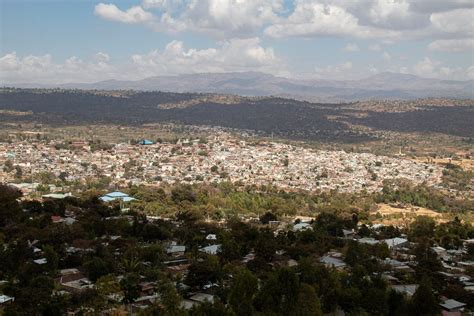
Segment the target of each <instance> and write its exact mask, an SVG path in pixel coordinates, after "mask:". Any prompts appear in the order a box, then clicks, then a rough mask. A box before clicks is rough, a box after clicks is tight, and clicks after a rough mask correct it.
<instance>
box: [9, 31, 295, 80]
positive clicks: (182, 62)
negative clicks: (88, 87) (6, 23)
mask: <svg viewBox="0 0 474 316" xmlns="http://www.w3.org/2000/svg"><path fill="white" fill-rule="evenodd" d="M233 71H262V72H266V73H272V74H275V75H286V74H288V72H287V69H286V68H285V63H284V62H283V61H282V60H280V59H279V58H278V57H277V56H276V55H275V53H274V51H273V49H272V48H271V47H263V46H262V45H261V43H260V40H259V39H258V38H249V39H233V40H230V41H224V42H221V43H219V45H217V47H211V48H206V49H194V48H186V47H185V45H184V43H183V42H181V41H172V42H170V43H168V45H166V47H165V48H164V49H163V50H155V51H151V52H149V53H147V54H134V55H132V56H131V57H130V59H129V60H128V61H127V62H125V63H122V64H112V63H110V57H109V55H108V54H106V53H103V52H99V53H97V54H95V55H94V56H92V58H91V60H89V61H84V60H81V59H80V58H77V57H75V56H72V57H70V58H68V59H66V60H64V61H63V62H54V61H53V58H52V56H51V55H49V54H48V55H43V56H26V57H20V56H18V55H17V54H16V53H15V52H12V53H8V54H6V55H5V56H3V57H1V58H0V74H1V78H0V79H1V81H2V83H4V84H5V83H28V82H35V83H67V82H96V81H100V80H107V79H121V80H137V79H142V78H145V77H149V76H157V75H176V74H185V73H190V72H196V73H200V72H214V73H215V72H233Z"/></svg>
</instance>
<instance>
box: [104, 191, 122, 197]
mask: <svg viewBox="0 0 474 316" xmlns="http://www.w3.org/2000/svg"><path fill="white" fill-rule="evenodd" d="M105 196H108V197H111V198H118V197H128V194H126V193H123V192H120V191H115V192H110V193H107V194H106V195H105Z"/></svg>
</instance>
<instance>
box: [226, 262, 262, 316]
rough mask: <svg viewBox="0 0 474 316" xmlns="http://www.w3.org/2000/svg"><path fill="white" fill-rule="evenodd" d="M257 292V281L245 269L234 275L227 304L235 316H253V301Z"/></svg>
mask: <svg viewBox="0 0 474 316" xmlns="http://www.w3.org/2000/svg"><path fill="white" fill-rule="evenodd" d="M257 291H258V279H257V277H256V276H254V275H253V273H252V272H250V271H249V270H247V269H245V268H244V269H242V270H240V271H238V272H237V273H236V274H235V278H234V282H233V284H232V286H231V288H230V294H229V304H230V306H232V310H233V311H234V312H235V313H236V314H237V315H253V314H254V307H253V300H254V298H255V295H256V294H257Z"/></svg>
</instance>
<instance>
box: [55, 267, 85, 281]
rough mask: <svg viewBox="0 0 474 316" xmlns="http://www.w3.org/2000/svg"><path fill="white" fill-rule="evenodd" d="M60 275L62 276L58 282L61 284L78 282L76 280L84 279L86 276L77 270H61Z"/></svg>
mask: <svg viewBox="0 0 474 316" xmlns="http://www.w3.org/2000/svg"><path fill="white" fill-rule="evenodd" d="M59 274H60V277H59V280H58V281H59V283H60V284H63V283H67V282H71V281H76V280H79V279H82V278H84V275H83V274H82V272H81V271H79V270H78V269H76V268H71V269H62V270H59Z"/></svg>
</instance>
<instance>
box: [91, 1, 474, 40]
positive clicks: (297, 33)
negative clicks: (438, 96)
mask: <svg viewBox="0 0 474 316" xmlns="http://www.w3.org/2000/svg"><path fill="white" fill-rule="evenodd" d="M473 10H474V2H473V1H472V0H449V1H446V0H430V1H427V0H351V1H348V0H294V1H293V2H292V5H289V2H288V1H284V0H142V2H141V4H140V5H138V6H133V7H130V8H128V9H119V8H118V7H117V6H116V5H114V4H107V3H99V4H97V5H96V6H95V9H94V13H95V14H96V15H97V16H99V17H101V18H104V19H107V20H110V21H116V22H121V23H128V24H142V25H145V26H147V27H150V28H151V29H153V30H155V31H157V32H168V33H175V32H196V33H202V34H206V35H209V36H212V37H214V38H219V39H229V38H234V37H239V38H248V37H254V36H260V35H261V33H262V32H263V34H265V35H266V36H269V37H274V38H281V37H305V38H308V37H319V36H340V37H347V38H362V39H379V41H384V42H392V43H393V42H396V41H399V40H403V39H424V38H428V39H431V40H436V39H444V38H447V37H448V36H456V38H468V37H472V36H473V29H474V25H473V22H472V21H473V20H474V19H473V18H472V17H473V16H474V12H473Z"/></svg>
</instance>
